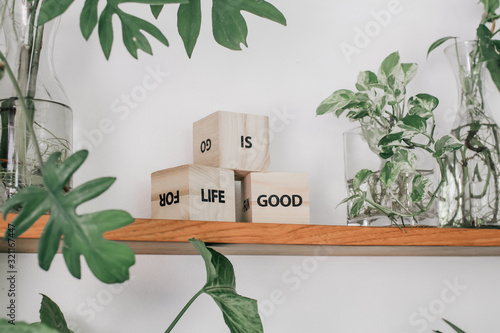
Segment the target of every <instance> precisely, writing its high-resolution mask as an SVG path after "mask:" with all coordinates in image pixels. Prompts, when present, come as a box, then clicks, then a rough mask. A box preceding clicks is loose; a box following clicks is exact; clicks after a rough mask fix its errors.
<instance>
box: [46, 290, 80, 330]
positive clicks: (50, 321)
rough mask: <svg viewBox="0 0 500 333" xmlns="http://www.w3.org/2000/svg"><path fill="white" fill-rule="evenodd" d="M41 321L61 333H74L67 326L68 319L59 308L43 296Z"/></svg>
mask: <svg viewBox="0 0 500 333" xmlns="http://www.w3.org/2000/svg"><path fill="white" fill-rule="evenodd" d="M40 320H41V322H42V324H45V325H47V326H48V327H51V328H53V329H55V330H57V331H58V332H60V333H72V332H73V331H71V330H70V329H69V328H68V325H67V324H66V319H64V315H63V313H62V312H61V309H60V308H59V306H58V305H57V304H56V303H54V302H53V301H52V300H51V299H50V298H49V297H47V296H45V295H43V294H42V304H41V306H40Z"/></svg>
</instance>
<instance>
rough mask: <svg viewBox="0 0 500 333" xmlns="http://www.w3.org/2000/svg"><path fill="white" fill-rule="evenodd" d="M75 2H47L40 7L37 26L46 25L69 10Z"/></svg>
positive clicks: (55, 0)
mask: <svg viewBox="0 0 500 333" xmlns="http://www.w3.org/2000/svg"><path fill="white" fill-rule="evenodd" d="M73 1H75V0H45V1H43V2H42V6H41V7H40V13H39V14H38V19H37V25H44V24H45V23H47V22H49V21H50V20H52V19H54V18H56V17H58V16H59V15H61V14H62V13H64V12H65V11H66V9H68V7H69V6H70V5H71V4H72V3H73Z"/></svg>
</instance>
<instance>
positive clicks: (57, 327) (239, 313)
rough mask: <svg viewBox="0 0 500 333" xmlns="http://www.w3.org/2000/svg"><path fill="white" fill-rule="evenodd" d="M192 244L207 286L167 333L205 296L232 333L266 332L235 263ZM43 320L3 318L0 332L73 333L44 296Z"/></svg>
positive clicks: (184, 309) (42, 305)
mask: <svg viewBox="0 0 500 333" xmlns="http://www.w3.org/2000/svg"><path fill="white" fill-rule="evenodd" d="M189 241H190V242H191V244H192V245H193V246H194V247H195V248H196V250H197V251H198V253H200V255H201V256H202V258H203V260H204V261H205V266H206V269H207V283H206V284H205V285H204V286H203V288H202V289H201V290H200V291H199V292H197V293H196V294H195V295H194V297H193V298H191V299H190V300H189V302H188V303H187V304H186V306H185V307H184V308H183V309H182V311H181V312H180V313H179V315H178V316H177V317H176V318H175V319H174V321H173V322H172V324H170V326H169V327H168V328H167V330H166V331H165V333H168V332H171V331H172V329H173V328H174V327H175V325H176V324H177V322H178V321H179V319H180V318H181V317H182V315H184V313H185V312H186V310H187V309H188V308H189V306H190V305H191V304H192V303H193V302H194V301H195V300H196V298H197V297H198V296H200V295H201V294H203V293H205V294H207V295H209V296H211V297H212V298H213V300H214V301H215V303H216V304H217V305H218V306H219V308H220V309H221V311H222V314H223V317H224V321H225V323H226V325H227V326H228V327H229V329H230V331H231V332H232V333H239V332H263V328H262V322H261V320H260V317H259V312H258V309H257V301H255V300H253V299H250V298H247V297H244V296H241V295H238V294H237V293H236V289H235V288H236V282H235V276H234V269H233V265H232V264H231V262H230V261H229V260H228V259H227V258H226V257H225V256H223V255H222V254H220V253H219V252H217V251H215V250H214V249H211V248H209V247H206V246H205V243H203V242H202V241H199V240H196V239H194V238H193V239H190V240H189ZM40 320H41V322H40V323H35V324H26V323H19V322H16V323H15V325H12V324H11V323H9V321H8V320H6V319H0V329H1V331H2V332H3V333H10V332H12V333H17V332H19V333H21V332H23V333H53V332H59V333H72V331H71V330H70V329H69V328H68V326H67V324H66V320H65V319H64V315H63V313H62V312H61V310H60V309H59V306H57V304H56V303H54V302H53V301H52V300H51V299H50V298H48V297H47V296H45V295H42V304H41V307H40Z"/></svg>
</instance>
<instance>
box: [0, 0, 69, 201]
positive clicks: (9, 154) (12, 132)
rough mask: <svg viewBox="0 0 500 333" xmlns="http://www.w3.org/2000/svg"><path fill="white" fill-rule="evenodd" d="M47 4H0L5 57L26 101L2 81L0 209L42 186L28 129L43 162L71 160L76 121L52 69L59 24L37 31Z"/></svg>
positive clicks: (37, 0)
mask: <svg viewBox="0 0 500 333" xmlns="http://www.w3.org/2000/svg"><path fill="white" fill-rule="evenodd" d="M41 4H42V0H24V1H18V0H0V10H2V14H1V15H2V22H1V28H2V30H3V35H4V43H2V44H3V45H1V51H2V53H3V54H4V55H5V57H6V59H7V64H8V65H9V66H10V67H11V69H12V72H13V74H14V76H15V79H16V81H17V84H18V86H19V88H20V91H21V94H22V95H23V97H24V99H25V100H26V112H23V110H22V107H21V104H20V100H19V96H18V93H17V92H16V90H15V89H14V84H13V82H12V80H11V78H10V77H9V76H8V75H7V73H5V75H4V76H3V77H2V79H1V80H0V122H1V133H0V206H2V205H3V203H4V202H5V200H7V199H8V198H10V197H11V196H13V195H14V194H16V193H17V192H18V191H19V190H20V189H22V188H23V187H25V186H42V179H41V165H40V162H39V161H40V159H39V158H38V157H37V153H36V149H35V141H34V140H33V138H32V137H31V136H30V134H29V131H28V128H29V126H33V129H34V132H35V135H36V138H37V141H38V146H39V149H40V154H41V160H42V161H45V160H46V159H47V158H48V156H49V155H51V154H52V153H54V152H56V151H59V152H61V153H62V155H61V156H62V157H61V158H62V159H64V158H66V157H67V156H69V155H70V154H71V149H72V140H73V115H72V111H71V108H70V107H69V106H68V105H69V103H68V100H67V97H66V94H65V93H64V90H63V88H62V86H61V84H60V83H59V80H58V79H57V77H56V74H55V72H54V66H53V45H54V38H55V35H56V30H57V26H58V24H59V21H58V19H55V20H52V21H51V22H49V23H47V24H45V25H43V26H37V24H36V21H37V19H38V13H39V10H40V6H41Z"/></svg>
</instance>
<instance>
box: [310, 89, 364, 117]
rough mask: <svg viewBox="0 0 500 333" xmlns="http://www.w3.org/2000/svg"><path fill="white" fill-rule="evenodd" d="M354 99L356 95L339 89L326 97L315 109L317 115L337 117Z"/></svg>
mask: <svg viewBox="0 0 500 333" xmlns="http://www.w3.org/2000/svg"><path fill="white" fill-rule="evenodd" d="M355 98H356V94H355V93H354V92H352V91H350V90H347V89H340V90H337V91H335V92H334V93H333V94H331V95H330V96H328V97H327V98H326V99H325V100H324V101H323V102H321V104H320V105H319V106H318V108H317V109H316V114H317V115H322V114H325V113H335V114H336V115H337V117H339V116H340V115H341V114H342V112H344V110H345V109H344V108H345V107H346V106H347V105H349V104H350V103H351V102H352V101H353V100H354V99H355Z"/></svg>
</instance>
